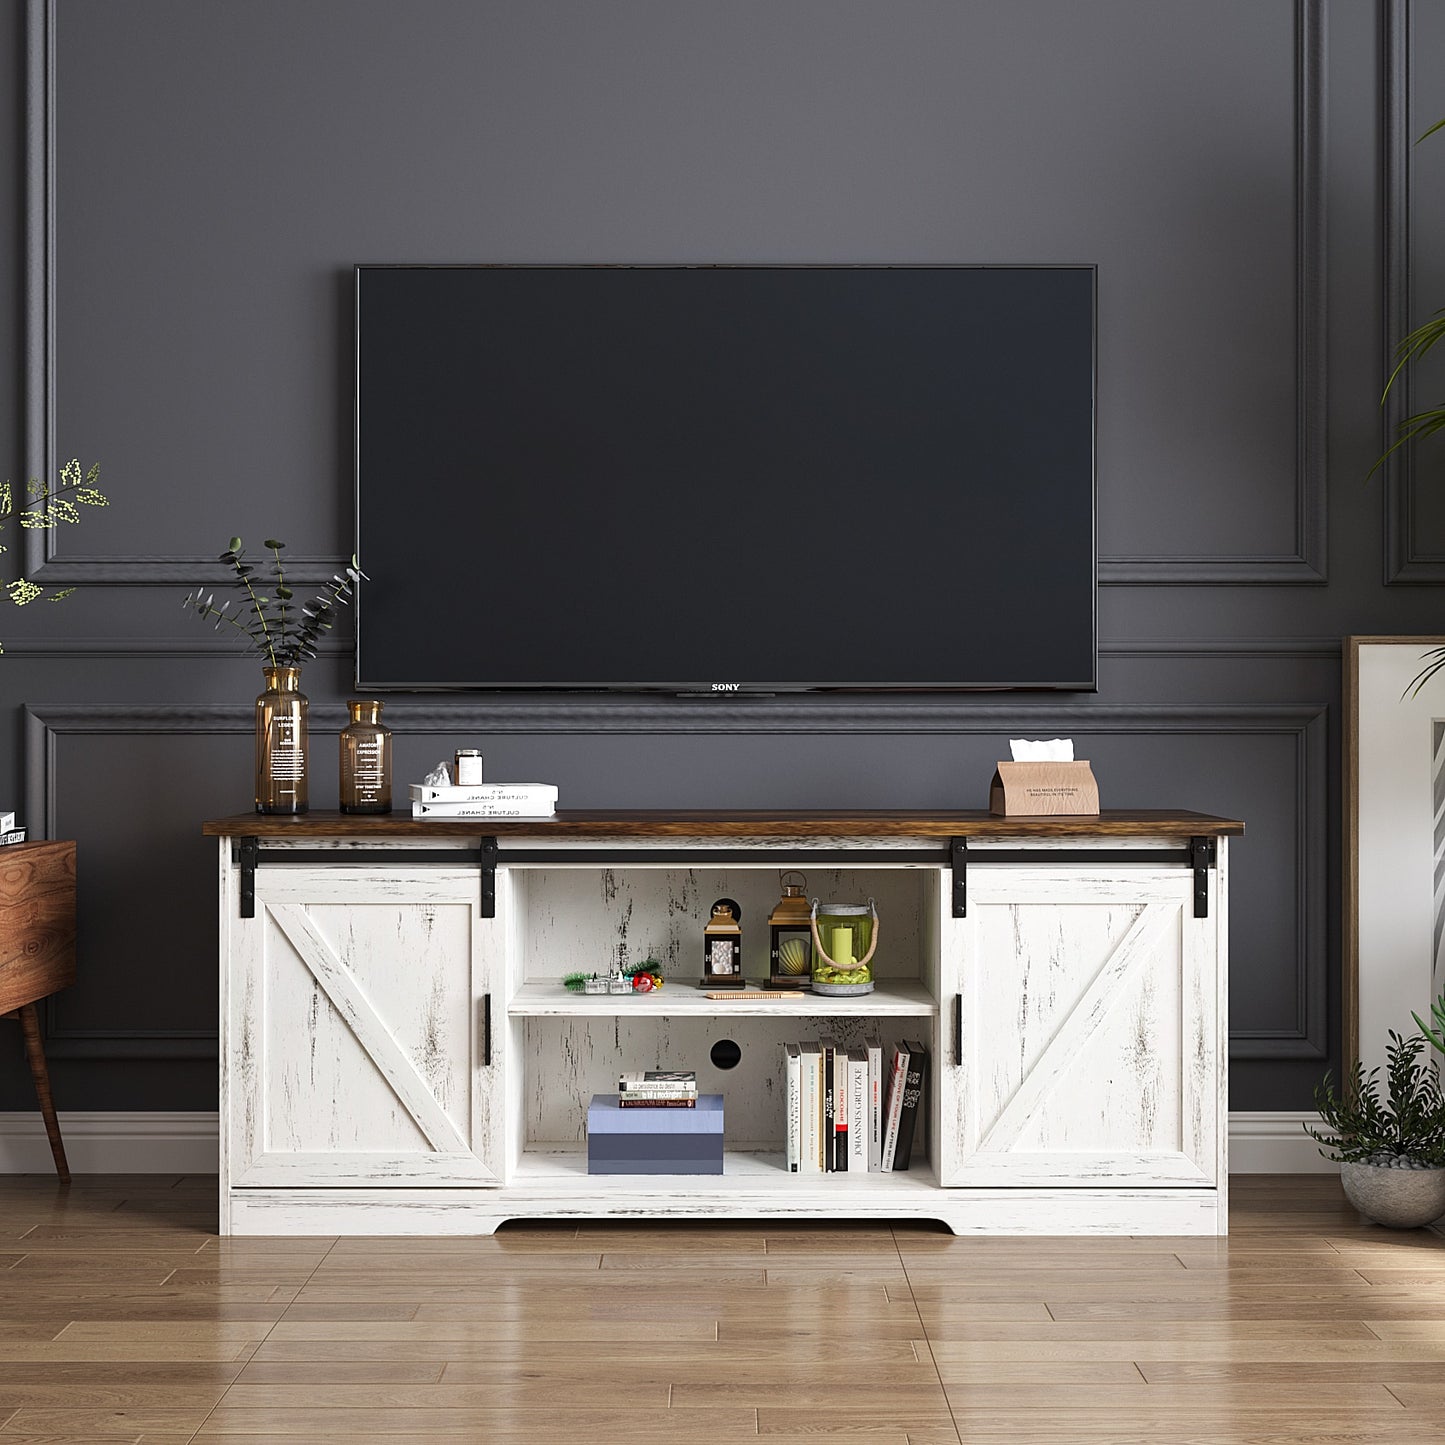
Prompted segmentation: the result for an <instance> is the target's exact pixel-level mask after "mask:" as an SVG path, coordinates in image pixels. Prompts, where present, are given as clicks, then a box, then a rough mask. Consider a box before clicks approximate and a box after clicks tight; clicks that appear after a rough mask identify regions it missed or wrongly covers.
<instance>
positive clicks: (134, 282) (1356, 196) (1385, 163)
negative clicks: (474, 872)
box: [0, 0, 1445, 1109]
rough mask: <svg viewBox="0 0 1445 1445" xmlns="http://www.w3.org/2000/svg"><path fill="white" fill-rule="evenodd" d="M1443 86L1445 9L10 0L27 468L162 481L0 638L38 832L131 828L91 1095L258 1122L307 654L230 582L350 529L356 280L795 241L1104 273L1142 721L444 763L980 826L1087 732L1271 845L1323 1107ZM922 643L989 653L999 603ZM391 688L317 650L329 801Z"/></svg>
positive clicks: (583, 737)
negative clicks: (191, 603)
mask: <svg viewBox="0 0 1445 1445" xmlns="http://www.w3.org/2000/svg"><path fill="white" fill-rule="evenodd" d="M1441 55H1445V14H1442V13H1441V12H1440V10H1439V8H1438V7H1429V8H1427V7H1418V9H1416V10H1415V11H1413V12H1412V11H1411V9H1410V8H1409V7H1408V6H1405V5H1404V4H1386V5H1381V6H1379V7H1375V6H1369V5H1359V4H1350V3H1343V0H1337V3H1325V0H1205V3H1201V0H1107V3H1104V0H1100V3H1091V4H1079V3H1077V0H1014V3H1010V4H1008V5H1000V4H997V3H995V0H963V3H960V0H936V3H929V0H871V3H861V0H855V3H843V4H839V3H836V0H790V3H787V4H784V5H776V4H763V3H742V0H684V3H673V4H665V5H664V4H659V3H655V0H617V3H611V4H607V5H595V4H590V3H586V0H551V3H536V4H532V3H529V4H525V5H522V4H514V3H492V4H483V3H476V0H425V3H421V4H415V5H405V6H402V5H397V4H394V3H390V0H309V3H307V4H305V5H296V4H294V3H291V0H215V3H210V4H205V5H197V4H194V3H189V0H131V3H128V4H126V5H116V4H113V3H108V0H55V3H54V4H53V5H47V4H45V3H44V0H30V3H29V4H28V5H21V4H14V5H12V6H10V7H7V9H6V10H5V12H4V15H3V17H0V73H3V74H4V75H5V76H7V77H9V78H10V79H11V80H12V81H13V84H12V85H11V86H9V87H7V91H8V93H10V94H12V95H13V96H14V97H15V100H14V102H13V103H12V104H11V105H10V106H8V107H7V108H6V109H5V111H4V113H3V116H0V176H3V184H4V187H5V191H4V194H5V196H6V197H7V198H8V199H9V200H10V201H11V202H12V205H11V206H9V207H6V208H4V212H5V213H6V214H13V215H14V216H15V217H16V219H15V221H14V222H13V223H12V224H9V225H0V274H3V275H4V277H5V288H4V302H3V304H4V307H5V310H4V313H3V316H0V336H3V337H4V338H5V341H4V343H3V345H0V445H3V448H4V453H5V454H4V472H3V473H0V475H8V476H12V477H16V476H21V475H23V474H24V473H25V471H26V470H27V468H28V469H30V470H39V469H40V468H41V467H46V468H48V467H51V466H53V465H55V463H56V462H57V461H58V460H62V459H64V458H65V457H69V456H71V455H73V454H77V453H78V454H79V455H81V457H82V458H83V459H84V460H85V461H87V462H89V461H90V460H93V459H96V458H99V459H100V460H101V462H102V464H103V468H104V474H105V480H106V484H107V490H109V491H111V492H112V493H113V496H114V505H113V506H112V507H111V508H110V509H109V510H107V511H105V512H101V513H96V514H93V515H92V516H90V517H88V518H87V520H86V524H85V526H84V528H83V529H81V530H79V531H77V532H75V533H73V534H68V535H65V536H63V537H62V538H60V539H59V545H58V547H57V548H56V549H55V551H54V554H53V555H51V556H41V555H39V554H36V555H32V556H31V557H29V558H28V559H26V560H27V562H28V565H29V566H30V567H31V569H32V571H34V570H37V569H38V572H39V574H40V575H41V576H42V578H43V579H44V580H47V581H49V580H54V581H57V582H70V581H75V582H79V583H82V584H86V585H84V586H82V589H81V591H80V592H78V593H77V594H76V595H75V596H74V597H72V598H71V599H70V600H69V601H68V602H66V603H65V604H64V605H63V607H56V608H50V607H44V608H33V609H31V610H30V612H28V613H16V612H15V611H14V610H13V609H8V610H6V611H4V612H0V628H3V630H0V637H3V639H4V642H5V645H6V649H7V651H6V655H5V657H4V658H3V659H0V764H3V767H0V802H3V801H4V800H6V799H8V798H15V799H16V800H19V799H21V798H22V796H23V798H24V803H25V806H26V808H27V811H28V814H29V821H30V823H31V824H32V826H36V827H47V828H49V829H50V830H51V831H52V832H54V833H55V834H57V835H61V834H63V835H65V836H73V837H75V838H77V839H78V840H79V842H80V848H81V854H80V857H81V869H82V889H83V892H82V905H81V910H82V953H83V956H82V967H81V982H80V983H79V984H78V985H77V987H76V988H75V989H74V990H73V991H71V992H70V993H69V994H67V995H65V996H64V997H63V998H60V999H58V1000H56V1001H55V1003H54V1004H53V1006H52V1007H51V1009H50V1011H49V1017H48V1028H49V1034H50V1042H49V1048H50V1051H51V1056H52V1058H53V1060H54V1073H55V1084H56V1091H57V1094H58V1097H59V1100H60V1103H61V1106H62V1107H63V1108H107V1107H113V1108H166V1109H186V1108H195V1109H203V1108H208V1107H213V1105H214V1064H213V1059H214V1052H215V1028H214V1011H215V983H214V979H215V972H216V966H215V921H214V900H213V896H212V894H213V857H212V852H211V848H210V846H209V845H208V844H205V843H203V842H202V841H201V840H200V838H199V836H198V826H199V822H200V820H201V819H202V818H203V817H205V816H207V815H210V814H214V813H219V812H233V811H238V810H241V809H243V808H244V807H245V805H246V802H247V799H248V791H247V790H248V786H249V766H250V759H249V743H248V737H247V729H248V726H249V703H250V699H251V698H252V697H253V696H254V693H255V691H256V688H257V685H258V673H257V669H256V667H255V666H254V665H253V664H252V663H251V662H249V661H244V660H241V659H238V658H237V657H236V656H235V654H234V653H233V652H232V651H230V650H229V649H227V648H226V647H225V646H224V645H223V644H222V643H220V642H218V641H217V640H216V639H215V638H214V637H213V636H212V634H210V633H208V632H206V631H205V630H203V629H202V628H201V627H200V626H199V625H198V624H196V623H195V622H194V620H193V619H189V618H186V617H185V616H183V615H182V612H181V610H180V606H179V602H180V597H181V594H182V593H183V592H184V590H185V589H186V587H187V586H188V585H190V584H191V583H194V582H202V581H210V580H220V573H219V570H218V569H216V568H215V567H214V565H213V564H212V563H210V561H209V560H208V559H209V558H210V557H211V556H212V555H213V554H214V553H215V552H216V551H217V550H218V549H219V547H220V546H222V545H224V542H225V540H226V538H228V537H229V536H231V535H232V534H233V533H236V532H239V533H241V534H242V535H244V536H247V537H249V538H252V539H255V540H259V539H260V538H261V537H263V536H266V535H270V534H274V533H279V534H280V535H281V536H283V537H285V538H286V539H287V540H288V541H289V542H290V543H291V546H292V549H293V551H295V552H296V553H298V554H300V555H301V556H303V557H310V558H314V559H316V561H315V564H314V565H315V567H317V568H321V567H329V566H330V565H332V562H333V561H334V559H336V558H338V557H340V556H342V555H344V554H345V553H346V552H348V551H349V550H350V543H349V538H350V532H351V523H352V518H351V504H350V462H351V456H350V435H351V414H350V390H349V388H350V326H351V315H350V267H351V265H352V263H354V262H356V261H389V260H408V261H427V260H435V261H468V260H504V261H505V260H516V261H521V260H529V261H531V260H541V261H573V260H588V261H610V260H617V261H623V260H637V261H677V260H684V261H686V260H698V261H706V260H719V261H769V260H777V261H921V262H929V261H939V262H943V261H1026V262H1051V261H1092V262H1097V264H1098V266H1099V295H1100V337H1099V500H1098V531H1099V549H1100V553H1101V558H1102V562H1101V579H1102V584H1103V585H1102V587H1101V591H1100V599H1099V612H1100V626H1101V637H1102V657H1101V666H1100V688H1099V691H1098V693H1097V694H1096V695H1090V696H1079V697H1063V698H1059V697H1040V696H1019V697H997V696H993V697H986V698H980V699H978V700H970V699H967V698H963V699H959V698H932V699H907V698H897V699H895V698H886V699H881V700H861V701H856V702H852V701H847V700H839V699H827V698H801V699H794V700H788V701H776V702H769V701H764V700H756V701H751V702H732V703H723V704H719V705H710V704H707V703H681V702H666V701H661V700H645V699H644V700H636V699H632V700H627V699H615V700H609V699H597V700H592V701H589V702H588V703H587V705H586V706H585V708H584V707H578V706H576V705H573V704H567V703H559V702H557V701H549V700H546V699H536V698H530V699H529V698H505V699H501V700H495V699H494V700H488V699H485V698H479V699H475V700H470V701H464V702H459V701H457V700H456V699H444V700H443V699H432V698H425V697H411V698H405V699H399V700H397V701H396V702H395V703H394V704H393V706H392V708H391V713H392V714H393V717H392V720H393V721H394V723H395V725H396V727H397V731H398V738H397V753H398V762H397V772H398V776H399V777H401V778H403V779H405V778H407V777H411V776H415V775H416V774H417V773H418V772H419V770H420V769H421V768H422V766H423V765H424V764H426V763H428V762H430V761H431V760H432V759H434V758H435V757H436V756H439V755H441V754H443V753H445V752H446V751H448V750H449V749H450V747H451V746H453V745H454V743H456V742H459V741H461V740H463V739H467V740H475V739H477V738H480V739H481V740H482V742H483V745H484V746H485V749H486V752H487V755H488V762H489V767H490V768H491V769H492V771H493V772H494V774H496V775H500V776H506V775H509V774H510V775H513V776H523V775H525V776H535V777H545V778H550V779H554V780H556V781H557V782H558V783H559V784H560V786H561V788H562V795H563V800H564V803H565V804H568V805H573V806H580V807H606V806H609V805H617V806H629V805H631V806H657V807H666V806H719V807H729V806H759V807H766V806H771V805H778V806H785V807H809V806H816V807H825V806H838V805H859V806H872V807H927V806H932V805H937V806H978V805H980V804H981V803H982V802H983V799H984V793H985V789H986V784H987V779H988V775H989V771H990V769H991V765H992V762H993V760H994V759H995V758H996V757H997V755H998V753H999V751H1000V750H1001V748H1002V747H1003V746H1004V743H1003V739H1005V738H1006V737H1007V736H1008V735H1009V734H1010V733H1017V732H1018V731H1029V730H1036V731H1039V732H1048V733H1052V732H1053V731H1054V730H1056V729H1058V730H1066V731H1068V732H1071V733H1073V734H1074V735H1075V736H1077V737H1078V738H1079V739H1080V740H1081V742H1082V744H1083V751H1084V752H1086V753H1087V754H1089V755H1090V756H1092V758H1093V759H1094V762H1095V766H1096V771H1097V773H1098V776H1099V780H1100V785H1101V790H1102V792H1103V796H1104V801H1105V803H1106V805H1109V806H1122V807H1128V806H1135V807H1151V806H1162V807H1186V808H1198V809H1202V810H1207V811H1213V812H1224V813H1233V814H1238V815H1239V816H1242V817H1244V818H1245V819H1246V820H1247V822H1248V824H1249V834H1248V836H1247V838H1246V839H1245V840H1244V841H1243V843H1241V844H1240V845H1239V846H1238V847H1237V849H1236V852H1235V859H1236V871H1235V874H1234V879H1235V885H1236V894H1235V901H1234V906H1233V916H1232V938H1231V944H1232V979H1231V987H1232V994H1233V1002H1232V1009H1231V1031H1232V1035H1233V1040H1234V1043H1233V1054H1234V1097H1233V1104H1234V1107H1236V1108H1296V1107H1305V1106H1306V1105H1307V1104H1308V1102H1309V1097H1310V1089H1311V1086H1312V1085H1313V1083H1314V1081H1315V1080H1316V1078H1317V1077H1318V1076H1319V1074H1320V1073H1321V1072H1322V1071H1323V1069H1324V1068H1325V1067H1326V1065H1327V1063H1328V1062H1331V1061H1334V1062H1336V1063H1337V1061H1338V1037H1337V1036H1338V1032H1339V1009H1338V990H1339V892H1338V890H1339V838H1340V825H1339V813H1340V799H1339V790H1338V784H1337V776H1338V757H1339V739H1340V726H1341V715H1340V707H1339V670H1340V648H1339V639H1340V637H1341V635H1342V634H1345V633H1349V632H1402V633H1412V632H1433V631H1438V630H1440V627H1441V623H1440V620H1439V618H1438V616H1437V614H1438V613H1439V611H1440V609H1439V608H1438V607H1437V605H1436V600H1437V593H1436V592H1435V590H1434V589H1433V588H1432V587H1421V586H1418V585H1401V584H1414V583H1418V582H1432V583H1433V582H1437V581H1439V580H1442V579H1445V487H1442V486H1441V485H1440V481H1441V478H1440V475H1439V472H1440V453H1438V452H1435V453H1426V454H1424V455H1422V456H1420V457H1419V458H1414V459H1409V460H1405V461H1402V462H1401V464H1400V465H1399V466H1397V467H1396V468H1394V470H1393V472H1392V475H1391V476H1390V477H1389V478H1388V479H1387V480H1385V481H1381V480H1380V479H1376V480H1375V481H1373V482H1368V483H1367V482H1366V480H1365V473H1366V472H1367V471H1368V468H1369V466H1370V464H1371V462H1372V461H1373V459H1374V457H1375V456H1376V455H1377V453H1378V452H1379V450H1380V447H1381V436H1382V431H1381V426H1382V421H1381V416H1380V413H1379V411H1378V408H1377V402H1378V395H1379V388H1380V384H1381V380H1382V375H1383V373H1382V361H1383V354H1384V353H1383V348H1384V339H1383V338H1384V337H1385V335H1386V333H1387V331H1388V330H1389V329H1390V328H1393V329H1394V332H1395V333H1396V334H1398V333H1399V331H1400V330H1401V329H1402V328H1404V327H1406V326H1408V325H1409V324H1411V323H1412V322H1414V321H1418V320H1419V319H1420V317H1421V316H1422V315H1424V314H1426V313H1428V312H1429V311H1430V310H1432V309H1433V308H1434V307H1435V306H1437V305H1439V304H1441V303H1442V302H1445V262H1442V261H1441V259H1440V258H1441V254H1442V250H1441V247H1440V246H1439V244H1438V240H1439V237H1440V234H1441V226H1442V224H1445V212H1442V209H1441V207H1442V204H1445V203H1442V202H1441V201H1440V199H1439V198H1440V196H1441V195H1442V194H1445V188H1442V187H1441V186H1440V184H1439V181H1440V178H1441V175H1442V173H1445V137H1442V139H1441V140H1440V142H1438V143H1437V144H1436V146H1435V147H1434V149H1431V147H1430V146H1428V145H1427V146H1425V147H1421V148H1419V149H1418V150H1416V149H1415V148H1414V147H1413V146H1411V145H1410V144H1409V142H1410V140H1411V139H1412V138H1413V137H1414V136H1416V135H1418V134H1419V132H1420V131H1421V130H1423V129H1424V128H1425V126H1426V125H1427V124H1429V123H1430V122H1431V121H1432V120H1433V119H1435V118H1436V115H1435V111H1434V106H1435V100H1434V97H1435V95H1436V94H1437V93H1438V92H1439V86H1438V84H1437V83H1436V76H1435V74H1434V70H1435V69H1437V68H1439V67H1440V62H1439V60H1438V59H1436V57H1438V56H1441ZM27 122H28V124H29V126H30V127H31V135H32V142H31V144H30V145H29V147H28V150H27V146H26V143H25V132H26V125H27ZM27 201H28V203H29V204H30V207H31V209H30V212H29V215H30V220H31V225H30V229H29V231H27V225H26V214H27V213H26V205H27ZM47 208H50V210H49V212H48V213H47ZM47 220H48V221H49V224H47ZM27 237H28V239H29V244H28V245H27ZM1046 340H1047V339H1046V338H1041V342H1042V343H1043V344H1046ZM1426 389H1427V382H1426V381H1422V383H1421V387H1420V388H1419V391H1420V392H1421V393H1423V392H1425V391H1426ZM1041 424H1042V425H1046V424H1047V419H1046V416H1044V417H1042V418H1041ZM422 470H423V473H424V459H422ZM1387 503H1388V511H1387ZM919 520H920V525H926V518H920V519H919ZM397 521H398V525H406V526H416V527H427V526H435V525H445V519H444V518H436V517H433V516H431V515H429V513H428V512H427V509H426V505H425V494H424V491H422V492H421V493H420V494H419V496H418V499H417V503H416V505H415V508H414V510H413V511H412V512H411V513H410V514H409V515H407V516H405V517H398V519H397ZM565 524H566V522H565V518H563V519H558V518H555V517H551V516H546V515H542V514H540V513H539V517H538V529H539V535H545V532H546V530H547V529H548V528H549V527H556V526H561V525H565ZM1001 544H1002V545H1006V544H1007V542H1006V539H990V538H979V539H977V540H976V543H975V545H978V546H980V547H982V546H994V545H1001ZM5 560H7V561H9V560H13V558H7V559H5ZM960 565H962V566H966V565H967V553H966V551H965V552H964V554H963V555H962V556H961V557H960ZM7 575H8V574H7ZM37 613H38V614H39V615H34V614H37ZM471 625H474V626H476V627H478V628H485V627H486V625H487V614H486V609H485V608H483V607H481V606H479V608H478V613H477V616H476V618H475V619H474V620H473V621H472V622H471ZM917 625H918V626H919V627H923V628H928V629H930V630H931V631H932V632H934V634H935V635H936V636H937V638H938V645H939V651H940V656H941V657H946V655H947V648H948V638H949V635H950V633H951V632H953V631H954V629H956V628H958V627H960V626H967V625H968V619H967V618H947V617H935V616H920V617H919V618H918V619H917ZM349 666H350V658H349V653H348V650H347V643H346V640H345V639H340V640H338V642H337V644H336V645H335V646H334V647H333V648H332V649H331V651H330V652H329V653H328V654H327V655H326V656H324V657H323V658H322V659H320V660H319V661H318V662H317V663H316V664H314V665H313V666H312V667H310V668H309V669H308V670H307V677H306V685H307V691H308V692H309V693H310V695H311V696H312V698H313V702H314V704H315V707H316V711H317V725H316V727H315V732H316V733H317V735H318V736H317V742H316V748H315V751H316V759H317V774H318V778H319V786H318V787H317V789H316V801H317V802H318V804H320V805H325V804H327V803H328V802H334V786H335V785H334V781H333V779H332V772H333V766H334V765H333V764H332V762H331V759H332V756H333V744H332V743H331V742H330V740H329V739H328V738H327V736H326V734H327V732H328V731H329V730H334V729H335V727H336V726H337V725H338V720H339V718H340V715H341V709H340V702H341V700H342V699H344V697H345V696H346V694H347V690H348V686H349V682H348V677H349ZM15 1054H16V1057H12V1056H11V1052H10V1051H7V1050H4V1049H0V1108H15V1107H26V1106H27V1105H28V1102H29V1094H28V1083H27V1082H26V1081H25V1080H24V1078H23V1074H22V1069H21V1066H20V1063H19V1059H18V1049H17V1050H16V1051H15Z"/></svg>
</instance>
